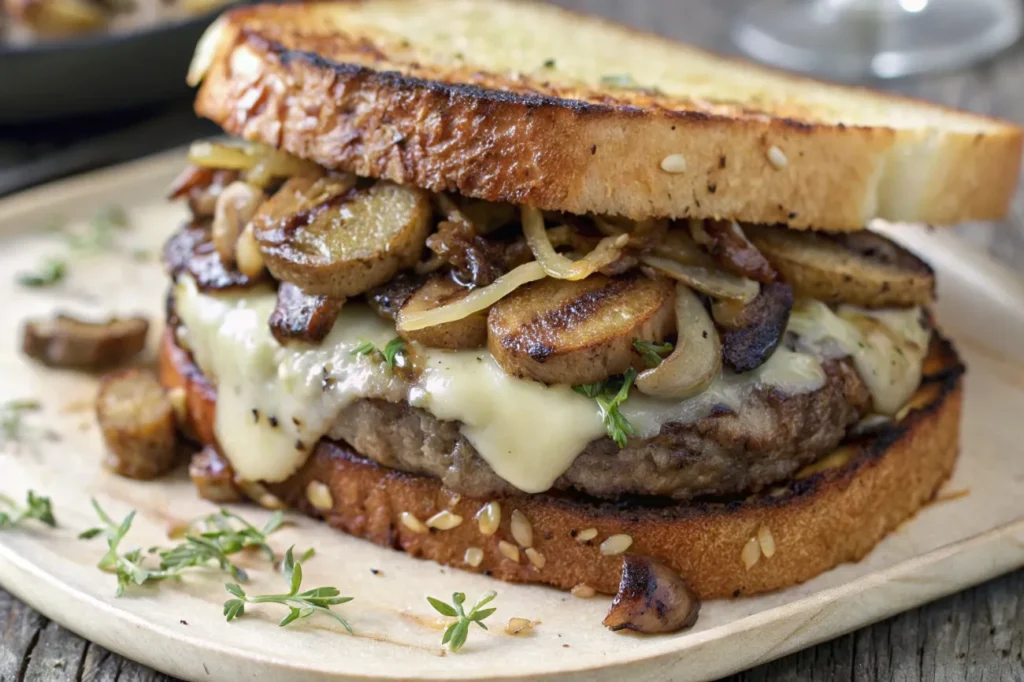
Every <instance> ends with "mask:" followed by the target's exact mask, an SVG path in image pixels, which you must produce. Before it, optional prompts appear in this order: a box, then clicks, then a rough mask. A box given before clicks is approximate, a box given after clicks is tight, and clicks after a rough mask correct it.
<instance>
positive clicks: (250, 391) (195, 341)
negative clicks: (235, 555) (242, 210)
mask: <svg viewBox="0 0 1024 682" xmlns="http://www.w3.org/2000/svg"><path fill="white" fill-rule="evenodd" d="M174 298H175V306H176V307H175V310H176V312H177V315H178V317H179V319H180V320H181V322H182V325H183V326H184V327H185V330H186V341H187V345H188V346H189V348H190V349H191V351H192V354H193V357H194V359H195V361H196V363H197V364H198V365H199V367H200V368H201V369H202V370H203V372H204V373H205V374H206V375H207V376H208V377H210V378H212V379H213V380H214V381H215V382H216V384H217V395H218V397H217V411H216V421H215V425H214V426H215V433H216V435H217V440H218V442H219V443H220V446H221V448H222V450H223V451H224V454H225V455H226V456H227V458H228V459H229V460H230V462H231V464H232V466H233V467H234V469H235V472H236V473H237V474H238V475H239V476H240V477H241V478H243V479H245V480H251V481H268V482H275V481H283V480H285V479H286V478H288V477H289V476H290V475H291V474H293V473H294V472H295V471H296V470H297V469H298V468H299V467H300V466H301V465H302V463H303V462H304V461H305V460H306V458H307V457H308V455H309V452H310V451H311V450H312V448H313V446H315V444H316V442H317V441H318V440H319V439H320V438H321V437H323V436H324V435H325V434H326V433H327V432H328V431H330V428H331V425H332V424H333V422H334V421H335V419H336V418H337V415H338V414H339V413H340V412H341V411H342V410H343V409H344V408H345V407H347V406H348V405H350V404H352V403H353V402H354V401H356V400H361V399H364V398H379V399H383V400H388V401H392V402H399V401H402V400H407V401H409V403H410V404H411V405H413V406H415V407H418V408H420V409H423V410H425V411H427V412H429V413H430V414H432V415H434V416H435V417H437V418H439V419H444V420H452V421H458V422H460V423H461V426H460V429H461V432H462V435H463V436H464V437H465V438H466V439H467V440H468V441H469V442H470V443H471V444H472V445H473V447H474V448H475V449H476V450H477V452H478V453H479V455H480V456H481V457H482V458H483V459H484V460H485V461H486V462H487V463H488V464H489V465H490V466H491V468H493V469H494V471H495V473H497V474H498V475H499V476H500V477H502V478H503V479H504V480H506V481H508V482H509V483H511V484H512V485H514V486H515V487H517V488H519V489H520V490H522V491H524V492H527V493H538V492H543V491H545V490H548V489H549V488H550V487H551V486H552V485H553V484H554V482H555V481H556V480H557V479H558V477H559V476H561V475H562V474H564V473H565V472H566V471H567V470H568V469H569V467H570V466H571V465H572V462H573V460H574V459H575V458H576V456H577V455H579V453H580V452H582V450H583V449H584V448H585V447H586V446H587V444H588V443H589V442H591V441H592V440H594V439H597V438H600V437H602V436H604V435H605V427H604V425H603V424H602V422H601V417H600V412H599V410H598V407H597V405H596V403H595V402H594V401H593V400H590V399H588V398H585V397H583V396H581V395H579V394H577V393H575V392H573V391H572V390H571V388H570V387H568V386H545V385H544V384H541V383H538V382H534V381H528V380H524V379H517V378H515V377H511V376H509V375H507V374H506V373H505V372H504V371H503V370H502V369H501V367H500V366H498V364H497V363H496V362H495V361H494V359H493V358H492V357H491V355H490V354H489V353H488V352H487V351H486V349H479V350H473V351H443V350H437V349H430V348H424V347H422V346H419V345H415V347H414V351H415V354H416V356H417V367H418V368H419V370H420V371H419V372H418V374H417V376H416V377H415V378H412V379H403V378H402V377H400V376H398V375H396V374H394V373H393V372H392V371H391V370H390V369H388V367H387V366H386V365H385V364H384V363H383V362H381V361H380V359H379V357H377V356H375V355H372V354H371V355H355V354H353V350H354V349H355V348H356V347H358V346H359V345H360V344H362V343H364V342H366V341H369V342H371V343H373V344H375V345H376V346H377V347H378V348H382V347H383V346H384V345H385V344H386V343H387V342H388V341H389V340H391V339H392V338H394V337H395V335H396V333H395V328H394V324H393V323H391V322H388V321H385V320H382V319H381V318H380V317H378V316H377V315H375V314H374V313H373V312H372V311H371V310H370V309H369V308H368V307H366V306H365V305H363V304H361V303H351V302H350V303H349V304H346V306H345V307H344V309H343V310H342V312H341V314H340V315H339V317H338V320H337V322H336V323H335V326H334V328H333V329H332V331H331V332H330V334H328V336H327V338H325V339H324V340H323V342H322V343H320V344H319V345H316V346H313V345H307V344H294V345H289V346H286V347H283V346H281V345H280V344H278V342H277V341H276V340H275V339H274V337H273V336H272V335H271V334H270V330H269V326H268V325H267V319H268V318H269V316H270V313H271V312H272V311H273V308H274V304H275V294H274V292H273V291H272V290H271V289H269V288H261V289H249V290H247V291H245V292H242V293H217V294H207V293H201V292H199V291H198V290H197V288H196V285H195V282H194V281H193V280H192V279H191V278H189V277H182V278H180V280H179V281H178V283H177V284H176V285H175V287H174ZM822 307H823V308H824V309H825V310H826V311H828V308H827V307H825V306H822ZM828 312H829V313H831V311H828ZM918 314H919V313H918ZM832 317H836V316H835V315H833V316H832ZM794 319H795V320H797V323H796V326H794V325H792V324H791V330H792V331H796V332H797V333H802V334H805V335H806V336H807V337H808V338H809V339H811V341H810V342H808V343H804V344H801V345H800V347H798V348H797V349H796V350H790V349H786V348H780V349H779V350H778V351H776V352H775V353H774V354H773V355H772V357H771V358H770V359H769V360H768V362H766V363H765V364H764V365H762V366H761V367H759V368H758V369H756V370H754V371H752V372H747V373H745V374H734V373H732V372H729V371H723V372H722V375H721V376H720V377H719V378H718V379H717V380H716V381H715V382H714V383H713V384H712V385H711V386H710V387H709V388H708V390H706V391H705V392H704V393H701V394H700V395H698V396H695V397H693V398H690V399H687V400H684V401H665V400H656V399H653V398H650V397H647V396H644V395H642V394H640V393H639V392H637V391H634V392H633V394H632V395H631V396H630V398H629V400H628V401H627V402H626V403H625V404H624V405H623V406H622V408H621V410H622V413H623V415H624V416H625V417H626V418H627V419H628V420H629V421H630V422H631V423H632V424H633V426H634V427H635V429H636V435H637V437H641V438H648V437H651V436H654V435H656V434H657V433H658V432H659V431H660V430H661V427H662V425H663V424H665V423H668V422H678V423H688V422H693V421H696V420H698V419H701V418H703V417H705V416H707V415H708V414H710V413H711V411H712V410H713V409H714V408H716V407H720V406H724V407H727V408H730V409H732V410H734V411H737V412H740V411H742V406H743V399H744V396H746V395H747V394H749V392H750V391H752V390H755V389H757V388H759V387H772V388H774V389H775V390H778V391H781V392H783V393H785V394H790V395H793V394H799V393H807V392H810V391H814V390H817V389H818V388H820V387H821V386H822V385H823V384H824V382H825V373H824V371H823V370H822V367H821V362H820V360H821V359H822V358H824V357H830V356H832V355H835V354H836V353H833V352H832V351H833V350H834V348H832V346H835V345H838V346H839V347H840V348H843V349H845V348H846V347H847V346H849V345H850V342H851V341H852V342H853V345H854V346H856V338H857V336H856V335H857V334H859V333H860V332H859V331H858V327H856V326H855V325H853V324H850V323H845V324H842V322H843V321H842V320H841V319H840V322H839V323H837V322H836V321H835V320H833V319H832V318H830V317H827V316H826V315H825V314H824V313H822V312H820V311H817V312H816V313H811V314H809V315H805V316H803V317H800V316H795V318H794ZM836 319H839V318H836ZM873 319H875V320H877V321H878V324H879V325H881V326H882V327H884V328H885V329H888V330H890V331H892V330H893V329H895V330H897V331H899V330H901V329H902V328H903V327H904V326H908V325H909V328H910V331H909V332H907V333H909V334H911V335H913V334H916V333H917V332H916V331H915V329H914V328H913V325H910V324H909V322H908V320H910V319H911V318H910V317H908V316H907V315H903V314H902V313H900V314H894V315H893V316H887V315H886V314H875V316H874V318H873ZM815 320H817V321H815ZM918 326H919V325H918ZM797 327H799V329H797ZM851 330H852V331H851ZM904 331H906V330H904ZM893 333H896V332H893ZM900 333H902V332H900ZM924 333H925V334H926V333H927V332H924ZM831 338H834V343H832V342H829V341H828V339H831ZM868 338H872V339H873V338H874V336H871V337H868ZM887 338H888V337H887ZM925 338H927V337H925ZM838 354H840V355H841V354H845V353H842V352H840V353H838ZM851 354H852V353H851ZM887 354H891V353H890V352H889V351H887V350H885V348H882V347H880V350H879V352H878V353H875V354H874V355H871V354H862V355H863V356H864V357H863V359H862V360H859V361H858V362H859V363H861V364H863V365H864V366H865V367H866V368H867V369H869V370H874V371H875V374H876V375H877V376H882V374H883V372H882V369H881V367H880V366H879V367H875V366H873V365H872V364H871V363H872V362H873V360H872V358H873V357H875V358H883V360H884V359H885V358H888V355H887ZM883 356H884V357H883ZM879 363H881V361H879ZM882 364H884V363H882ZM918 364H919V363H918ZM858 369H860V367H859V366H858ZM917 372H918V375H919V373H920V367H918V369H917ZM870 385H871V384H870V382H869V386H870Z"/></svg>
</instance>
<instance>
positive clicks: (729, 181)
mask: <svg viewBox="0 0 1024 682" xmlns="http://www.w3.org/2000/svg"><path fill="white" fill-rule="evenodd" d="M411 2H412V4H413V5H416V6H417V7H418V8H419V9H420V10H421V14H422V15H423V16H426V17H429V16H431V15H430V13H431V12H439V13H441V14H440V15H439V16H445V15H446V13H445V10H446V8H450V10H449V11H450V12H452V13H456V12H460V11H463V8H462V7H461V6H460V7H452V6H451V5H450V3H449V4H447V5H446V4H445V3H444V0H411ZM390 4H392V0H385V1H384V2H381V1H380V0H376V1H375V2H373V3H365V4H364V3H358V2H341V3H338V2H336V3H322V4H317V5H284V6H259V7H254V8H241V9H236V10H233V11H231V12H229V13H228V14H227V15H226V16H225V17H224V19H223V20H222V22H221V23H220V28H219V29H218V32H217V33H216V34H215V35H214V36H213V37H212V38H211V41H212V43H210V46H211V50H212V57H211V63H210V64H209V68H208V69H207V70H206V78H205V82H204V84H203V86H202V88H201V90H200V91H199V94H198V97H197V99H196V105H195V106H196V111H197V112H198V113H199V114H200V115H203V116H205V117H207V118H210V119H211V120H213V121H215V122H217V123H218V124H220V125H221V126H222V127H223V128H224V129H225V130H226V131H227V132H229V133H232V134H234V135H238V136H241V137H244V138H246V139H249V140H255V141H259V142H263V143H266V144H270V145H273V146H275V147H279V148H282V149H285V150H287V151H289V152H291V153H293V154H297V155H299V156H301V157H303V158H307V159H310V160H313V161H316V162H317V163H319V164H321V165H324V166H326V167H329V168H337V169H344V170H349V171H354V172H356V173H358V174H360V175H364V176H372V177H379V178H386V179H390V180H393V181H395V182H400V183H406V184H412V185H416V186H419V187H423V188H425V189H428V190H431V191H450V192H458V193H460V194H463V195H466V196H472V197H478V198H482V199H488V200H491V201H506V202H512V203H521V204H529V205H532V206H537V207H540V208H544V209H550V210H560V211H567V212H570V213H577V214H583V213H596V214H614V215H624V216H627V217H630V218H635V219H642V218H648V217H652V216H664V217H674V218H682V217H710V218H720V217H721V218H731V219H737V220H742V221H748V222H756V223H787V224H789V225H790V226H792V227H796V228H808V227H812V228H817V229H830V230H858V229H862V228H863V226H864V225H865V223H866V222H867V221H868V220H869V219H871V218H873V217H882V218H887V219H891V220H908V221H922V222H929V223H935V224H944V223H956V222H961V221H965V220H975V219H996V218H999V217H1001V216H1002V215H1003V214H1004V213H1005V211H1006V210H1007V206H1008V204H1009V201H1010V199H1011V197H1012V194H1013V191H1014V189H1015V187H1016V182H1017V175H1018V171H1019V165H1020V158H1021V146H1022V133H1021V130H1020V129H1019V128H1017V127H1015V126H1013V125H1012V124H1009V123H1001V122H998V121H994V120H992V119H986V118H983V117H980V116H971V115H968V114H959V113H957V112H952V111H949V110H946V109H943V108H941V107H938V106H933V105H925V104H920V103H914V102H911V101H909V100H902V99H898V98H894V97H889V96H885V95H876V94H871V93H867V92H866V91H861V90H857V89H852V88H847V89H840V88H838V87H837V86H826V85H823V84H819V83H814V82H812V81H807V80H804V79H798V78H795V77H791V76H784V75H781V74H777V73H775V72H770V71H767V70H764V69H760V68H758V67H752V66H747V65H742V64H740V63H738V62H732V61H730V60H725V59H721V58H717V57H711V56H710V55H708V54H706V53H703V52H700V51H698V50H695V49H693V48H688V47H685V46H681V45H678V44H676V43H673V42H671V41H668V40H665V39H663V38H658V37H655V36H649V35H645V34H641V33H638V32H635V31H631V30H629V29H625V28H622V27H617V26H614V25H611V24H608V23H607V22H603V21H600V20H597V19H594V18H591V17H585V16H582V15H575V14H572V13H567V12H564V11H562V10H558V9H555V8H550V7H541V6H538V5H535V4H533V3H528V2H524V3H515V5H514V7H510V5H509V3H505V2H498V1H496V2H494V3H492V4H489V5H488V7H489V8H492V11H493V12H501V13H504V14H503V15H501V17H498V18H495V19H492V20H489V21H491V22H496V21H502V20H506V21H507V22H509V23H508V24H507V27H506V30H505V31H504V34H508V35H510V36H513V37H510V38H508V39H509V40H514V39H515V37H516V36H519V33H520V32H521V33H523V35H524V36H526V37H528V36H529V35H530V34H531V31H532V30H534V29H535V27H536V26H538V25H544V26H549V27H550V28H549V29H548V30H551V31H554V30H557V29H558V28H559V27H560V26H561V27H563V28H564V30H572V31H573V33H574V35H575V36H577V37H578V39H579V40H580V41H583V42H582V43H581V44H586V43H587V42H595V41H605V42H606V43H607V42H608V41H611V42H610V43H609V44H608V49H607V52H608V54H609V55H614V54H618V55H623V54H628V53H629V52H630V51H633V52H636V53H640V52H642V51H643V50H657V52H656V53H654V54H656V55H658V56H661V57H662V59H661V61H664V62H666V63H667V64H669V65H671V64H672V63H675V64H679V65H685V64H693V66H692V67H688V68H692V69H693V70H694V71H695V72H697V71H701V69H706V70H707V73H708V77H707V79H706V80H711V79H714V78H717V77H719V76H718V75H717V74H719V73H722V74H724V75H725V77H727V78H735V79H738V80H739V79H743V80H762V81H764V83H765V85H764V88H765V92H766V93H768V94H762V93H760V92H752V91H751V90H750V86H749V85H744V86H742V87H741V86H738V85H733V86H732V87H731V88H730V87H727V86H725V85H723V86H721V89H720V91H717V90H710V91H709V92H708V93H707V94H702V96H701V97H689V96H686V94H685V93H686V92H688V90H687V83H683V84H682V85H680V84H679V83H673V82H672V81H668V82H666V84H664V85H662V84H661V83H660V82H655V83H654V84H653V85H652V86H651V87H652V88H655V87H656V88H659V90H657V91H655V90H653V89H637V88H622V87H610V86H608V85H607V84H604V83H603V81H602V79H601V76H600V75H594V74H580V73H575V72H574V73H571V74H570V73H564V74H563V73H559V71H558V69H554V68H553V69H550V70H545V69H543V68H541V66H540V63H539V62H540V59H541V58H540V57H537V61H538V64H535V65H534V64H525V63H524V64H522V65H521V66H518V65H517V66H518V68H517V69H509V68H499V66H502V67H503V66H504V65H502V64H500V63H499V62H500V60H498V61H495V59H496V58H493V57H490V56H487V55H484V54H483V53H466V54H464V55H463V54H461V53H458V54H457V55H456V56H457V57H461V58H460V59H456V58H454V57H442V56H438V52H437V50H438V49H439V48H438V46H437V45H435V44H433V43H430V42H429V41H428V40H427V39H426V38H424V39H423V41H422V42H423V43H424V44H423V45H420V44H418V43H417V39H416V38H413V39H412V40H411V41H410V39H408V38H402V37H401V35H402V33H401V31H402V29H404V28H416V29H417V30H419V29H422V28H423V27H422V26H418V25H415V26H413V27H405V26H403V25H401V23H399V24H398V25H397V26H393V25H392V23H394V18H393V17H391V18H389V19H387V20H386V19H381V18H380V16H378V15H382V14H386V13H387V11H388V7H389V5H390ZM364 7H365V8H371V9H366V10H365V11H364V10H363V9H362V8H364ZM417 7H410V6H408V5H403V8H408V11H407V12H406V14H408V15H409V16H414V15H416V12H415V11H414V10H415V9H417ZM392 11H393V12H399V9H398V8H395V9H394V10H392ZM402 11H405V10H402ZM471 13H472V12H470V14H471ZM365 15H369V16H365ZM388 21H391V23H388ZM409 21H410V22H412V21H413V20H412V19H409ZM375 22H377V23H380V24H381V26H378V25H376V24H375ZM538 22H543V23H542V24H538ZM384 24H387V26H386V27H382V26H383V25H384ZM519 24H522V26H519ZM563 25H564V26H563ZM486 28H488V26H486V25H485V26H474V25H472V24H471V25H470V26H468V27H467V28H466V30H467V31H473V30H481V31H482V30H484V29H486ZM453 30H457V29H453ZM421 32H422V31H421ZM502 35H503V33H501V32H499V33H496V34H495V35H494V36H490V37H491V38H493V39H494V40H493V41H492V42H495V41H498V42H500V40H501V36H502ZM588 35H590V36H591V41H585V40H584V37H585V36H588ZM563 42H564V41H563ZM616 48H618V49H616ZM494 49H495V50H498V49H501V46H500V45H497V46H496V47H495V48H494ZM538 49H542V50H545V51H544V52H538V54H547V53H549V52H550V53H551V54H555V53H558V54H559V59H560V60H562V61H568V60H569V59H570V58H571V55H568V54H561V52H560V51H562V50H565V49H568V48H567V47H566V46H560V45H558V44H548V45H546V46H545V47H543V48H538ZM523 59H527V57H523ZM608 59H609V61H608V63H607V64H604V65H597V66H595V68H598V69H606V70H607V71H608V72H610V73H613V74H614V73H616V71H615V68H616V65H617V64H618V62H617V61H615V58H613V57H611V56H609V57H608ZM673 60H675V61H673ZM551 61H552V62H555V60H554V58H552V59H551ZM534 67H536V68H534ZM636 68H639V67H636ZM665 68H666V69H668V68H669V67H667V66H666V67H665ZM680 68H683V67H680ZM605 78H607V76H605ZM652 78H653V76H652ZM691 78H696V77H695V76H691ZM695 82H696V81H695ZM698 85H699V83H698ZM662 87H664V88H666V89H667V91H662V90H660V88H662ZM695 87H696V86H695ZM773 90H774V91H776V92H780V93H785V98H784V99H780V100H777V101H770V102H766V101H765V99H764V98H765V97H770V96H771V92H772V91H773ZM819 100H820V101H819ZM847 109H848V110H849V111H850V112H854V113H856V115H854V113H851V114H850V120H849V122H847V121H846V120H845V114H846V110H847ZM902 110H906V112H907V113H906V115H905V116H900V115H899V112H900V111H902ZM865 112H867V113H865ZM877 112H881V113H877ZM908 117H909V118H913V119H914V123H913V124H911V125H905V124H904V123H897V121H901V120H905V119H907V118H908ZM773 148H774V149H776V150H777V151H778V152H781V154H782V160H783V161H784V163H780V157H779V155H778V154H776V153H775V152H773V151H772V150H773ZM676 156H678V157H680V158H682V159H683V160H684V163H683V165H684V166H685V171H683V172H668V171H666V170H664V169H663V168H662V163H663V161H665V159H666V158H668V157H676ZM669 165H671V164H669Z"/></svg>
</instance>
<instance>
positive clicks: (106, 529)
mask: <svg viewBox="0 0 1024 682" xmlns="http://www.w3.org/2000/svg"><path fill="white" fill-rule="evenodd" d="M92 508H93V509H95V510H96V515H97V516H98V517H99V518H100V521H102V522H103V526H100V527H96V528H90V529H88V530H85V531H83V532H82V533H81V534H80V535H79V536H78V537H79V539H82V540H89V539H91V538H94V537H96V536H98V535H105V536H106V539H107V553H106V554H104V555H103V557H102V558H101V559H100V560H99V563H98V564H96V566H97V567H98V568H99V569H100V570H102V571H107V572H108V573H113V574H114V575H116V576H117V590H116V591H115V592H114V594H115V595H116V596H118V597H120V596H122V595H123V594H124V591H125V588H127V587H128V586H129V585H131V584H133V583H134V584H135V585H143V584H145V583H147V582H150V581H159V580H166V579H167V578H172V577H177V572H176V571H164V570H160V569H153V568H147V567H145V566H144V565H143V561H145V559H144V557H143V556H142V549H141V548H139V547H133V548H132V549H130V550H128V551H126V552H124V553H121V552H120V549H121V542H122V541H123V540H124V538H125V536H126V535H128V531H130V530H131V528H132V521H134V520H135V510H134V509H133V510H132V511H131V512H129V513H128V516H126V517H124V519H123V520H122V521H121V522H120V523H116V522H115V521H114V520H113V519H112V518H110V515H109V514H107V512H105V511H104V510H103V507H101V506H100V504H99V502H97V501H96V500H95V499H93V501H92Z"/></svg>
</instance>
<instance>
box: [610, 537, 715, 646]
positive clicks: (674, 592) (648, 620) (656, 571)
mask: <svg viewBox="0 0 1024 682" xmlns="http://www.w3.org/2000/svg"><path fill="white" fill-rule="evenodd" d="M699 613H700V598H699V597H697V595H696V594H695V593H694V591H693V590H691V589H690V586H689V585H687V584H686V583H685V582H684V581H683V579H682V578H681V577H679V575H678V574H677V573H675V572H674V571H673V570H672V569H670V568H669V567H667V566H665V565H664V564H662V563H660V562H658V561H655V560H654V559H651V558H650V557H645V556H638V555H636V554H627V555H626V556H624V557H623V559H622V580H621V581H620V582H619V591H618V593H617V594H616V595H615V600H614V601H613V602H612V607H611V609H609V610H608V615H607V616H605V618H604V621H603V623H604V626H605V627H607V628H609V629H610V630H613V631H618V630H633V631H634V632H643V633H646V634H655V633H664V632H677V631H679V630H682V629H683V628H688V627H692V626H693V624H694V623H696V622H697V614H699Z"/></svg>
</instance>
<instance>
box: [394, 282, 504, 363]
mask: <svg viewBox="0 0 1024 682" xmlns="http://www.w3.org/2000/svg"><path fill="white" fill-rule="evenodd" d="M470 291H472V289H470V288H469V287H464V286H462V285H461V284H459V283H458V282H456V281H455V280H453V279H452V278H451V277H450V276H448V275H446V274H442V273H435V274H433V275H431V276H430V277H429V278H428V279H427V281H426V282H425V283H424V284H423V286H421V287H420V288H418V289H417V290H416V291H415V292H414V293H413V294H412V295H411V296H410V297H409V298H408V299H407V300H406V301H405V303H404V304H403V305H402V307H401V308H400V309H399V311H398V315H397V317H396V318H395V320H396V322H397V327H398V333H399V334H401V336H402V337H403V338H404V339H406V340H407V341H418V342H420V343H422V344H423V345H424V346H428V347H430V348H447V349H449V350H460V349H469V348H480V347H482V346H484V345H485V344H486V343H487V309H484V310H479V311H477V312H475V313H473V314H471V315H467V316H466V317H463V318H462V319H459V320H455V321H453V322H447V323H445V324H438V325H434V326H433V327H424V328H422V329H416V330H412V331H408V330H404V329H403V327H402V317H403V315H405V314H408V313H413V312H420V311H423V310H432V309H434V308H437V307H439V306H443V305H447V304H449V303H452V302H454V301H458V300H460V299H462V298H464V297H465V296H466V295H468V294H469V292H470Z"/></svg>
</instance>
